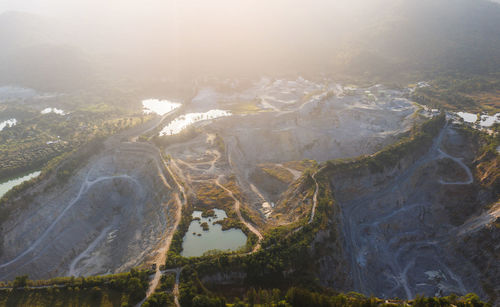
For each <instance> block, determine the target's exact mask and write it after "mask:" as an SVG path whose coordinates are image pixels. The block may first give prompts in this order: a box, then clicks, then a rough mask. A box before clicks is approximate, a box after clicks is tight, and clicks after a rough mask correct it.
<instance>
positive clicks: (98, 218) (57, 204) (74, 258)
mask: <svg viewBox="0 0 500 307" xmlns="http://www.w3.org/2000/svg"><path fill="white" fill-rule="evenodd" d="M158 160H159V158H158V156H157V154H156V153H155V152H154V151H151V150H148V149H147V147H146V146H136V145H133V144H129V145H127V144H124V145H122V146H120V147H119V148H117V149H114V150H112V151H109V152H105V153H103V154H101V155H98V156H96V157H94V158H93V159H92V161H90V163H89V164H88V165H87V166H85V167H83V168H82V169H80V170H79V171H78V172H77V173H76V174H75V175H74V176H72V177H71V178H70V179H69V180H68V182H62V183H61V182H59V184H58V185H57V186H56V187H55V188H53V189H51V190H48V191H42V192H37V191H36V189H32V190H28V191H26V192H25V193H28V194H31V195H32V199H33V201H32V202H31V204H30V205H29V206H28V207H22V208H21V207H19V209H18V210H14V211H13V213H12V214H11V215H10V216H9V219H8V220H7V221H6V222H5V223H3V225H2V227H3V229H2V234H1V235H2V236H3V245H4V246H3V250H4V254H2V256H1V257H0V280H10V279H13V278H14V277H15V276H18V275H22V274H29V276H30V278H38V279H42V278H50V277H54V276H65V275H76V276H78V275H94V274H105V273H114V272H122V271H126V270H129V269H130V268H132V267H134V266H137V265H139V264H141V263H144V262H145V261H148V260H150V257H151V256H152V255H154V253H155V251H156V249H157V247H158V245H159V244H160V243H161V241H162V239H163V238H164V236H166V234H167V233H168V230H169V227H171V225H172V224H173V217H174V215H173V214H170V211H171V210H172V208H175V204H174V203H173V201H172V200H171V199H170V198H171V196H170V194H171V189H169V185H170V184H169V183H168V182H167V181H166V180H165V176H164V174H162V173H161V172H160V171H159V169H160V168H159V166H158V163H159V161H158ZM48 180H57V179H56V178H52V179H48ZM167 180H168V178H167ZM8 205H9V206H13V207H16V206H17V205H18V204H17V203H16V201H15V200H14V201H13V202H12V203H10V204H8Z"/></svg>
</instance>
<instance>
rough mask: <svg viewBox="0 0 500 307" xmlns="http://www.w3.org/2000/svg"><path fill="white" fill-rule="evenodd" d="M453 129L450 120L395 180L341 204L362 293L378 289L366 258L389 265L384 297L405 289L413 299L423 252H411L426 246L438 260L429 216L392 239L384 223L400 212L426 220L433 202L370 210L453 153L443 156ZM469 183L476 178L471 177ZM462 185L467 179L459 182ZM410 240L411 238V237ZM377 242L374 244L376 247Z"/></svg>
mask: <svg viewBox="0 0 500 307" xmlns="http://www.w3.org/2000/svg"><path fill="white" fill-rule="evenodd" d="M448 129H449V128H448V124H447V123H446V124H445V125H444V127H443V128H442V129H441V131H440V132H439V134H438V135H437V136H436V137H435V139H434V141H433V144H432V145H431V146H430V148H429V149H428V150H427V152H426V153H425V154H423V155H422V156H421V157H420V158H418V159H417V160H416V161H415V162H413V163H412V165H410V166H409V167H408V168H406V169H405V170H403V171H401V172H399V174H397V175H395V176H393V178H390V179H389V180H388V181H387V182H386V183H384V187H383V188H381V189H378V190H375V191H371V192H369V193H366V194H364V195H360V196H359V197H357V198H353V199H350V200H349V201H347V203H344V204H341V215H342V224H343V226H342V231H343V236H344V238H345V241H346V243H347V244H346V250H345V253H346V254H347V255H350V262H351V268H352V278H353V282H354V286H355V289H357V291H360V292H362V293H370V291H373V289H372V288H371V287H369V285H368V284H367V281H368V280H370V278H369V277H367V276H365V274H368V272H369V270H370V267H371V266H372V265H373V264H371V262H370V261H371V260H372V258H367V257H375V256H376V257H378V258H377V259H378V260H377V262H378V263H380V264H381V265H382V266H381V268H382V267H384V266H385V268H386V270H387V272H386V275H387V276H386V280H387V281H388V282H389V281H390V282H391V283H393V285H394V286H393V289H392V290H391V291H393V292H391V293H385V295H389V296H390V295H400V294H401V293H404V294H405V295H406V297H407V298H412V297H413V296H414V289H413V288H412V286H410V280H409V278H408V272H409V270H410V269H414V265H415V263H417V258H418V257H422V256H423V255H418V253H411V252H408V251H409V250H415V249H421V250H425V255H426V257H430V258H429V259H435V256H436V255H439V245H438V244H436V242H437V241H436V240H438V239H439V238H433V239H430V238H426V236H425V227H426V226H425V225H424V224H425V219H422V221H423V222H421V223H420V224H418V223H419V222H418V220H419V219H418V218H417V219H416V224H415V226H411V227H416V228H414V229H412V228H411V227H410V226H408V227H409V228H408V229H407V230H405V231H404V232H401V233H399V234H398V233H396V234H391V236H390V240H389V239H388V238H387V235H388V234H387V232H388V231H389V230H390V228H387V227H385V225H386V224H387V223H386V224H384V222H387V221H389V220H391V218H394V219H397V220H401V219H402V218H404V217H402V216H400V217H399V218H396V215H401V214H404V215H406V216H410V219H412V220H413V221H415V218H414V217H418V216H420V217H422V218H423V215H425V213H426V209H425V208H426V207H427V206H428V204H426V203H425V202H423V203H408V204H404V205H397V206H396V207H395V208H393V209H391V208H390V207H387V208H385V207H384V208H385V210H383V211H373V215H369V214H368V213H367V210H374V209H373V208H372V207H373V206H375V204H374V203H373V202H374V201H377V200H378V201H379V202H382V203H383V202H384V201H385V200H386V198H387V197H389V196H388V195H397V194H398V193H400V191H403V190H404V188H405V186H406V184H408V183H409V182H410V181H411V178H412V176H414V175H415V174H416V172H417V171H418V170H419V169H420V168H422V167H425V165H427V164H428V163H429V162H431V161H435V160H438V159H441V158H442V157H443V156H449V155H443V153H442V152H441V150H440V146H441V143H442V140H443V137H444V135H445V133H446V132H447V131H448ZM450 157H451V156H450ZM452 158H454V157H452ZM453 160H454V161H457V160H458V159H457V158H454V159H453ZM458 161H459V162H460V163H458V164H459V165H460V166H461V167H463V166H465V164H463V162H462V161H460V160H458ZM458 161H457V162H458ZM469 171H470V170H469ZM468 173H469V172H468ZM467 182H471V180H468V181H467ZM460 184H464V183H463V182H460ZM415 210H418V211H415ZM370 212H371V211H370ZM363 217H364V218H363ZM358 219H359V220H358ZM365 219H367V221H365ZM360 221H362V223H360ZM363 222H364V223H363ZM422 223H424V224H422ZM422 227H424V228H422ZM412 230H413V233H412ZM391 231H392V230H391ZM408 231H409V232H408ZM395 235H401V237H402V238H403V239H404V238H407V239H405V240H399V241H398V240H394V239H395ZM408 238H411V240H410V239H408ZM405 241H407V242H405ZM374 242H376V243H374ZM373 244H375V246H374V245H373ZM369 263H370V264H369ZM437 265H438V266H439V268H440V269H441V270H442V271H443V272H444V273H445V274H446V276H448V277H449V279H450V280H453V283H454V284H455V285H456V289H460V290H463V288H464V287H463V283H462V281H461V280H460V278H459V277H458V276H455V275H454V274H453V272H452V271H451V270H450V269H449V268H448V266H446V265H445V264H444V263H440V262H438V263H437ZM388 268H390V269H388ZM450 282H451V281H450ZM401 291H402V292H401Z"/></svg>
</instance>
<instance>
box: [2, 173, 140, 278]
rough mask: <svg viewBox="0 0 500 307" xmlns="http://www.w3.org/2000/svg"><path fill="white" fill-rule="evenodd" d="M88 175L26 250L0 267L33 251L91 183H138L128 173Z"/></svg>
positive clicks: (12, 262)
mask: <svg viewBox="0 0 500 307" xmlns="http://www.w3.org/2000/svg"><path fill="white" fill-rule="evenodd" d="M89 176H90V171H89V172H88V173H87V175H86V177H85V179H84V182H83V183H82V185H81V187H80V190H79V191H78V194H77V195H76V196H75V197H74V198H73V200H72V201H70V202H69V204H68V205H67V206H66V207H65V208H64V209H63V210H62V212H61V213H60V214H59V215H58V216H57V217H56V219H55V220H54V221H53V222H52V223H51V224H50V225H49V226H48V227H47V229H46V230H45V231H44V232H43V233H42V235H41V236H40V237H38V239H36V240H35V242H33V243H32V244H31V245H30V246H29V247H28V248H27V249H26V250H24V251H23V252H22V253H21V254H19V255H18V256H16V257H15V258H14V259H12V260H10V261H8V262H5V263H2V264H0V269H1V268H5V267H8V266H10V265H12V264H14V263H17V262H18V261H20V260H21V259H22V258H23V257H25V256H27V255H28V254H29V253H30V252H32V251H34V250H35V248H37V247H38V246H39V245H40V244H41V243H42V242H43V241H44V240H45V239H46V238H47V236H48V235H49V234H50V233H51V232H52V230H53V229H54V227H55V226H56V225H57V224H58V223H59V221H60V220H61V219H62V218H63V216H64V215H65V214H66V213H67V212H68V211H69V210H70V209H71V208H72V207H73V206H74V205H75V204H76V203H77V202H78V201H79V200H80V198H81V197H82V195H83V194H84V193H86V192H87V191H88V190H89V189H90V188H91V187H92V186H93V185H95V184H97V183H100V182H102V181H105V180H112V179H126V180H130V181H132V182H134V183H135V184H139V183H138V182H137V180H136V179H135V178H133V177H131V176H129V175H117V176H102V177H98V178H96V179H94V180H89Z"/></svg>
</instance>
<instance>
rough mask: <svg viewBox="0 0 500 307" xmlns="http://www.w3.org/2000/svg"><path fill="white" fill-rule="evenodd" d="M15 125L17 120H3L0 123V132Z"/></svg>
mask: <svg viewBox="0 0 500 307" xmlns="http://www.w3.org/2000/svg"><path fill="white" fill-rule="evenodd" d="M16 124H17V120H16V119H15V118H11V119H8V120H4V121H3V122H0V131H2V130H3V128H5V127H12V126H15V125H16Z"/></svg>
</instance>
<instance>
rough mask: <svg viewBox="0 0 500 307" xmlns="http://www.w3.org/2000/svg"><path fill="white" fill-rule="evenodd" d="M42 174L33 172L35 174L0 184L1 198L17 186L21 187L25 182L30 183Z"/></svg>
mask: <svg viewBox="0 0 500 307" xmlns="http://www.w3.org/2000/svg"><path fill="white" fill-rule="evenodd" d="M40 173H41V172H40V171H36V172H33V173H31V174H28V175H26V176H23V177H18V178H14V179H11V180H9V181H5V182H2V183H0V198H2V196H4V195H5V193H7V192H8V191H9V190H10V189H12V188H13V187H15V186H16V185H19V184H21V183H23V182H25V181H28V180H30V179H31V178H35V177H37V176H38V175H40Z"/></svg>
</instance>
